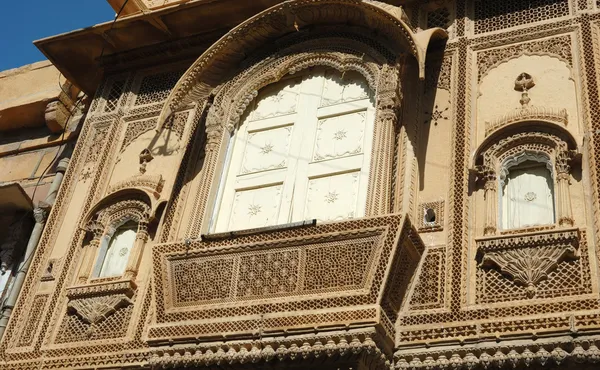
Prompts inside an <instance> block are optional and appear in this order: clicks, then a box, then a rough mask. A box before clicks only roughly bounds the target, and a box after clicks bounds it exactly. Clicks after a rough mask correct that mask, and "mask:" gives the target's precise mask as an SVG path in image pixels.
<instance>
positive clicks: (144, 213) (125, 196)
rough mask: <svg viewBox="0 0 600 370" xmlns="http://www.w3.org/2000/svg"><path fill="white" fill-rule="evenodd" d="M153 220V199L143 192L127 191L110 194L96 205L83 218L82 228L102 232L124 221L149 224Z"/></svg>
mask: <svg viewBox="0 0 600 370" xmlns="http://www.w3.org/2000/svg"><path fill="white" fill-rule="evenodd" d="M151 219H152V202H151V198H150V197H149V196H148V195H147V194H146V193H145V192H143V191H141V190H137V189H125V190H123V191H119V192H117V193H114V194H110V195H109V196H107V197H105V198H104V199H102V200H101V201H99V202H98V203H96V205H95V206H94V207H92V208H91V209H90V211H89V212H88V214H87V215H86V217H84V218H83V220H82V223H83V225H82V228H85V229H88V230H90V229H93V228H98V227H100V228H101V229H102V231H106V230H107V229H108V228H109V227H115V225H117V224H120V223H123V221H124V220H133V221H135V222H137V223H139V224H148V223H149V222H150V221H151ZM90 231H93V230H90Z"/></svg>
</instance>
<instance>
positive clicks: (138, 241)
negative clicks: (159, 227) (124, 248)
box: [124, 221, 149, 280]
mask: <svg viewBox="0 0 600 370" xmlns="http://www.w3.org/2000/svg"><path fill="white" fill-rule="evenodd" d="M148 238H149V235H148V224H147V223H146V222H143V221H140V223H139V224H138V231H137V234H136V237H135V243H134V244H133V248H132V249H131V253H130V254H129V260H128V261H127V267H126V268H125V274H124V277H125V278H126V279H131V280H134V279H135V277H136V276H137V273H138V270H139V266H140V260H141V256H142V251H143V250H144V245H146V242H147V241H148Z"/></svg>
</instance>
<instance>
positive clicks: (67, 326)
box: [55, 295, 136, 344]
mask: <svg viewBox="0 0 600 370" xmlns="http://www.w3.org/2000/svg"><path fill="white" fill-rule="evenodd" d="M135 298H136V297H135V295H134V297H133V298H132V301H135ZM134 306H135V305H134V304H130V305H128V306H126V307H122V308H118V309H117V310H116V311H115V312H114V313H112V314H111V315H110V316H108V317H107V318H106V319H105V320H103V321H101V322H100V323H98V324H88V323H86V322H84V321H83V320H82V319H81V318H80V317H79V316H77V315H76V314H74V313H66V314H65V316H64V318H63V320H62V323H61V325H60V328H59V329H58V333H57V335H56V340H55V343H57V344H58V343H70V342H83V341H94V340H100V339H114V338H121V337H124V336H125V334H126V333H127V329H128V327H129V321H130V319H131V314H132V313H133V309H134Z"/></svg>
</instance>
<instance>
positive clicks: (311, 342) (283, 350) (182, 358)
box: [149, 330, 390, 370]
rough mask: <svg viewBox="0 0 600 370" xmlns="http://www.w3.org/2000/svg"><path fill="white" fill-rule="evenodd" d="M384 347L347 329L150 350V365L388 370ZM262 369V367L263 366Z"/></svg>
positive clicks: (369, 333) (368, 334)
mask: <svg viewBox="0 0 600 370" xmlns="http://www.w3.org/2000/svg"><path fill="white" fill-rule="evenodd" d="M386 352H387V351H386V348H385V346H384V345H383V343H382V341H381V340H380V339H379V335H378V334H377V333H376V332H375V331H374V330H350V331H348V332H343V333H336V334H333V335H327V336H325V335H314V334H308V335H306V334H305V335H295V336H286V338H285V339H282V338H278V339H277V340H273V339H269V338H267V339H261V341H260V343H256V342H255V341H248V340H247V341H236V342H235V343H234V342H224V343H220V344H219V345H216V346H215V345H214V344H210V345H202V344H198V345H182V346H178V347H177V348H174V347H172V346H169V347H158V348H154V349H152V357H151V359H150V361H149V362H150V366H152V368H153V369H170V368H174V367H175V368H178V367H179V366H190V367H194V368H196V367H203V366H207V365H210V364H214V365H216V366H224V365H225V366H226V365H239V364H265V363H272V364H273V365H274V364H277V363H282V364H283V363H286V364H289V363H290V362H292V363H301V364H303V365H305V366H306V365H308V364H309V363H313V362H315V363H319V364H322V363H323V362H325V363H331V364H335V363H338V362H339V361H345V362H350V363H352V362H357V361H365V360H366V361H367V362H368V363H369V364H370V366H369V368H370V369H373V370H383V369H389V368H390V362H389V360H388V357H387V356H386ZM263 366H264V365H263Z"/></svg>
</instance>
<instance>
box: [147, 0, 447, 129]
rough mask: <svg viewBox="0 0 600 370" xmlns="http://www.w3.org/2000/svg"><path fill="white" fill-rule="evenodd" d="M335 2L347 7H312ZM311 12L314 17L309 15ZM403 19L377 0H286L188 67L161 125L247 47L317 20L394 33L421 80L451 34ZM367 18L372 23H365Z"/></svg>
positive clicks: (200, 95) (205, 90)
mask: <svg viewBox="0 0 600 370" xmlns="http://www.w3.org/2000/svg"><path fill="white" fill-rule="evenodd" d="M336 5H337V6H340V7H342V8H341V9H344V10H345V12H327V11H326V12H323V13H322V14H318V12H314V10H315V9H316V10H319V7H321V6H336ZM303 12H304V13H303ZM309 16H310V17H313V18H312V19H307V17H309ZM357 16H360V17H357ZM303 17H304V18H303ZM340 17H345V18H340ZM405 18H406V17H405V16H404V13H403V12H402V9H401V8H399V7H395V6H392V5H389V4H385V3H380V2H378V1H373V0H310V1H308V0H288V1H284V2H282V3H281V4H278V5H275V6H273V7H271V8H269V9H267V10H264V11H263V12H261V13H258V14H257V15H255V16H254V17H252V18H250V19H248V20H246V21H245V22H243V23H241V24H240V25H238V26H237V27H235V28H233V29H232V30H230V31H229V32H228V33H227V34H225V35H224V36H223V37H221V38H220V39H219V40H218V41H217V42H215V43H214V44H213V45H212V46H211V47H209V48H208V49H207V50H206V51H205V52H204V53H203V54H202V55H201V56H200V57H199V58H198V59H197V60H196V61H195V62H194V63H193V64H192V65H191V66H190V68H189V69H188V70H187V71H186V72H185V73H184V74H183V76H182V77H181V78H180V79H179V81H178V82H177V84H176V85H175V87H174V88H173V90H172V91H171V93H170V94H169V96H168V98H167V100H166V102H165V105H164V106H163V109H162V111H161V113H160V115H159V118H158V123H157V130H160V129H161V128H162V126H163V124H164V122H165V121H166V120H167V119H168V117H169V116H171V114H173V113H174V112H176V111H178V110H180V109H181V107H182V106H186V105H189V104H190V102H191V101H200V100H202V99H206V98H207V97H208V96H209V95H210V94H211V92H212V90H213V89H214V88H215V87H217V86H218V84H219V83H220V82H221V79H222V78H224V77H225V75H226V73H227V72H229V71H230V70H231V69H233V68H235V66H236V65H237V63H239V62H240V61H241V60H243V59H244V58H245V56H246V55H247V54H248V53H249V52H252V51H254V50H256V49H258V48H259V47H260V46H262V45H265V44H266V43H268V42H270V41H272V40H275V39H277V38H279V37H281V36H284V35H285V34H287V33H290V32H294V31H295V30H298V29H300V28H304V27H306V26H309V25H313V24H317V25H318V24H334V23H344V24H352V23H356V25H360V26H362V27H368V28H372V29H373V30H374V31H376V32H380V33H382V34H384V35H387V36H388V37H391V38H396V39H397V40H398V43H399V44H402V45H403V48H404V49H408V50H407V51H408V52H409V53H410V54H412V55H413V56H414V57H415V58H416V59H417V62H418V65H419V77H420V78H421V79H423V78H424V77H425V57H426V54H427V47H428V46H429V43H430V41H431V40H436V39H440V38H446V37H447V34H446V31H444V30H443V29H441V28H433V29H429V30H425V31H422V32H419V33H416V34H415V33H414V32H413V31H412V29H411V28H410V27H409V25H408V24H407V23H406V20H405ZM365 19H366V20H368V22H365V23H366V24H365V23H361V21H362V22H364V20H365Z"/></svg>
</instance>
